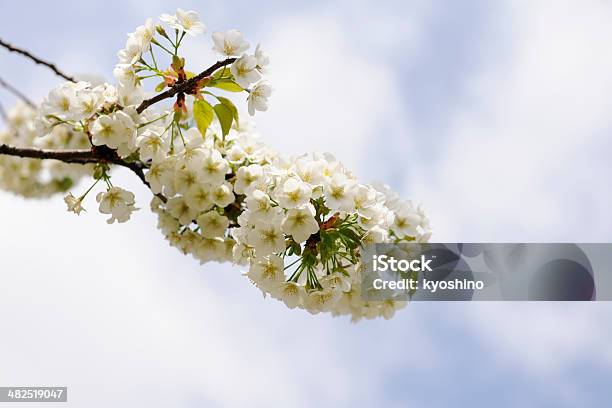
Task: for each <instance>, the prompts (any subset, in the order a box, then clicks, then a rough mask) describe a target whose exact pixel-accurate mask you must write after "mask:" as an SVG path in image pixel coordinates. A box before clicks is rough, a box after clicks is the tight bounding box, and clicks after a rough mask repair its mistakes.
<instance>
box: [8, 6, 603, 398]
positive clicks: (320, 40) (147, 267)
mask: <svg viewBox="0 0 612 408" xmlns="http://www.w3.org/2000/svg"><path fill="white" fill-rule="evenodd" d="M176 7H182V8H185V9H194V10H197V11H198V12H199V13H200V15H201V17H202V20H203V21H204V23H205V24H206V25H207V26H208V28H209V31H213V30H217V29H221V30H224V29H229V28H239V29H240V30H242V31H243V32H244V33H245V35H246V37H247V39H248V40H250V41H251V42H252V43H253V44H254V43H257V42H261V43H262V46H263V47H264V48H265V49H267V50H268V52H269V54H270V56H271V58H272V74H271V80H272V82H273V85H274V87H275V93H274V98H273V99H272V101H271V107H270V110H269V112H266V113H265V114H262V115H258V116H257V117H256V121H257V125H258V128H259V129H260V130H261V133H262V135H263V136H264V138H265V140H266V141H267V142H268V143H270V144H271V145H273V146H275V147H277V148H278V149H279V150H281V151H283V152H295V153H298V152H299V153H301V152H306V151H309V150H329V151H331V152H333V153H334V154H336V155H337V156H338V157H339V158H341V159H342V160H343V161H344V162H345V163H346V164H347V165H348V166H349V167H351V168H353V169H354V170H355V172H356V174H357V175H359V176H360V177H361V178H363V179H364V180H366V181H367V180H371V179H382V180H384V181H386V182H387V183H389V184H390V185H392V186H393V187H394V188H396V189H397V190H400V191H401V192H402V193H403V194H404V195H405V196H406V197H410V198H412V199H414V200H415V201H418V202H423V203H424V204H425V207H426V209H427V210H428V212H429V213H430V217H431V221H432V225H433V227H434V230H435V235H434V239H435V240H436V241H441V242H444V241H464V242H470V241H471V242H481V241H499V242H504V241H516V242H532V241H536V242H537V241H542V242H556V241H561V242H563V241H569V242H572V241H576V242H581V241H582V242H585V241H586V242H606V241H609V240H610V231H611V227H612V216H611V215H610V212H609V208H610V207H611V205H612V196H611V195H610V192H609V191H608V189H607V188H606V186H607V185H609V176H608V175H609V174H610V170H612V169H611V168H610V167H611V166H612V164H610V161H609V159H608V157H607V156H608V155H607V154H606V152H607V151H609V150H610V148H611V147H612V146H610V144H611V143H610V138H609V134H610V129H611V128H612V114H611V113H612V98H610V96H609V95H611V94H612V75H610V72H612V47H610V41H611V40H612V27H610V24H609V21H610V18H612V6H610V5H608V4H605V3H603V2H597V1H584V2H579V3H578V2H559V1H555V2H552V1H523V2H502V1H499V2H494V3H493V2H486V1H471V0H469V1H465V2H460V3H459V2H453V1H446V2H444V1H435V2H426V1H408V2H384V3H378V4H376V6H374V5H373V3H367V2H348V1H346V2H334V3H325V2H316V1H315V2H299V3H298V2H295V3H287V2H247V1H241V2H221V1H219V2H202V1H199V2H195V1H185V2H163V1H157V2H155V1H147V2H142V3H139V2H129V1H128V2H126V1H122V2H112V1H106V2H103V3H99V2H79V3H74V2H62V1H56V2H52V3H51V2H43V3H33V2H28V1H22V2H11V3H6V2H4V3H2V4H1V5H0V12H1V14H2V15H3V24H2V25H1V26H0V37H1V38H3V39H6V40H8V41H10V42H13V43H15V44H19V45H21V46H24V47H26V48H28V49H30V50H32V51H33V52H35V53H37V54H39V55H41V56H44V57H46V58H48V59H50V60H53V61H54V62H56V63H58V64H59V65H60V66H61V67H62V68H64V69H65V70H66V71H69V72H74V73H94V74H100V75H103V76H105V77H106V78H108V79H109V80H111V72H112V67H113V65H114V63H115V61H116V57H115V53H116V51H117V50H118V49H120V48H121V47H122V46H123V44H124V41H125V33H127V32H129V31H132V30H133V29H134V28H135V27H136V26H137V25H139V24H142V22H143V21H144V20H145V19H146V17H149V16H150V17H155V16H157V15H159V14H160V13H163V12H170V11H173V10H174V9H175V8H176ZM24 16H27V18H24ZM188 47H189V48H188V53H187V54H186V56H187V57H188V63H190V61H192V63H193V64H194V66H202V67H203V66H207V65H208V64H210V61H212V58H213V56H212V52H211V51H210V47H211V43H210V40H209V38H208V37H198V38H197V39H196V40H193V41H192V42H191V43H190V44H189V46H188ZM0 68H1V69H0V75H2V77H3V78H5V79H7V80H9V81H12V82H14V83H19V84H20V87H21V89H23V90H24V91H26V92H27V93H28V94H29V95H31V96H32V97H33V98H35V99H40V98H42V97H43V96H44V95H45V94H46V92H47V90H48V89H49V88H50V87H52V86H54V85H56V84H57V83H58V82H57V80H56V78H55V77H53V76H52V75H51V74H49V73H48V72H46V71H45V70H44V69H42V68H40V67H35V66H32V65H30V64H29V63H28V62H27V61H24V60H23V59H21V58H19V57H18V56H15V55H12V54H8V53H6V52H4V51H2V50H0ZM0 101H2V103H3V104H4V105H5V106H7V105H10V103H11V102H12V99H11V97H10V96H9V95H7V94H6V93H0ZM117 178H118V180H120V181H121V185H124V186H127V187H129V188H131V189H133V190H134V191H136V192H137V200H138V201H139V205H140V206H141V207H142V208H143V210H141V211H139V213H137V214H136V216H135V219H134V221H133V222H130V223H128V224H125V225H113V226H108V225H106V224H105V222H104V217H102V216H101V215H99V214H96V211H94V203H93V202H92V203H90V204H89V206H90V207H91V210H90V211H89V212H88V213H86V214H84V215H81V216H80V217H74V216H71V215H70V214H67V213H66V211H65V209H64V204H63V203H62V202H61V199H60V198H57V199H52V200H50V201H45V202H41V201H24V200H20V199H17V198H14V197H12V196H10V195H8V194H6V193H0V208H2V209H3V211H2V212H1V214H0V221H2V229H0V236H1V239H2V243H3V251H2V252H3V254H2V255H3V256H2V260H1V261H0V269H1V270H2V273H1V275H0V276H2V279H3V280H4V281H5V284H3V285H0V319H1V320H2V321H3V322H5V323H4V324H6V325H7V326H5V327H11V330H4V331H3V336H1V337H2V338H1V339H0V346H1V347H0V359H1V360H2V361H3V364H2V369H0V383H1V384H3V385H11V384H15V385H25V384H40V385H46V384H56V385H68V387H69V390H70V391H69V395H70V399H71V401H72V402H73V405H74V406H90V407H97V406H100V407H102V406H109V405H112V406H140V405H142V406H148V407H155V406H168V405H175V406H176V405H178V406H194V407H195V406H202V405H203V404H206V405H207V406H243V405H245V404H247V403H248V404H249V405H253V406H264V405H266V406H268V405H280V404H282V405H284V406H312V405H314V404H318V405H320V406H331V405H335V406H372V405H385V406H390V407H393V406H398V407H399V406H402V407H404V406H423V405H427V406H434V407H436V406H440V407H443V406H448V405H451V404H452V405H457V404H459V405H462V406H463V405H468V404H469V405H472V406H476V407H479V406H482V407H489V406H492V405H493V406H500V407H506V406H507V407H511V406H517V405H520V406H526V407H529V406H538V407H542V406H551V407H552V406H554V407H563V406H568V407H569V406H577V405H578V406H602V405H604V404H605V403H607V402H608V401H609V400H610V397H611V396H612V394H611V392H610V390H609V387H607V384H606V379H609V378H610V375H611V374H612V346H611V344H612V329H610V327H609V323H608V322H609V316H610V312H611V310H610V306H609V305H607V304H605V303H599V304H593V305H591V304H577V305H569V304H529V303H508V304H489V303H480V304H433V303H431V304H413V305H410V306H409V307H408V308H407V309H405V310H403V311H401V312H400V313H398V314H397V315H396V317H395V318H394V319H393V320H391V321H374V322H362V323H359V324H357V325H353V324H351V323H349V322H348V321H347V320H346V319H333V318H329V317H326V316H310V315H308V314H306V313H302V312H298V311H291V310H287V309H286V308H284V307H283V306H282V305H280V304H279V303H277V302H275V301H273V300H269V299H267V300H266V299H262V298H261V295H260V293H259V292H258V291H257V290H255V289H254V288H253V287H251V285H250V284H249V283H248V281H247V280H246V279H245V278H244V277H242V276H240V271H239V270H238V269H236V268H233V267H231V266H227V265H222V266H219V265H216V264H214V265H204V266H200V265H199V264H197V263H196V262H195V261H193V260H192V259H190V258H187V257H184V256H183V255H181V254H180V253H178V252H177V251H176V250H174V249H173V248H169V247H167V245H166V243H165V242H164V241H163V240H162V239H161V236H160V235H159V234H158V233H157V231H155V219H154V217H153V216H152V215H151V214H149V213H148V211H147V210H146V207H147V202H148V199H149V193H148V192H147V191H145V190H144V189H143V188H142V187H141V186H140V185H139V184H138V183H137V180H134V179H133V178H132V177H131V175H130V174H127V173H126V174H124V173H119V174H118V175H117ZM116 184H117V183H116ZM86 208H87V207H86ZM32 254H36V256H32ZM99 385H102V386H104V389H105V390H106V392H105V395H103V396H100V397H99V398H96V399H94V398H93V397H92V395H93V393H94V390H95V389H96V387H97V386H99Z"/></svg>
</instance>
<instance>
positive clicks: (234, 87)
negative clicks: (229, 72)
mask: <svg viewBox="0 0 612 408" xmlns="http://www.w3.org/2000/svg"><path fill="white" fill-rule="evenodd" d="M209 86H210V87H213V88H219V89H223V90H224V91H228V92H242V91H244V89H242V87H241V86H240V85H238V84H237V83H236V82H234V81H233V80H231V79H221V80H216V81H214V82H211V83H210V85H209Z"/></svg>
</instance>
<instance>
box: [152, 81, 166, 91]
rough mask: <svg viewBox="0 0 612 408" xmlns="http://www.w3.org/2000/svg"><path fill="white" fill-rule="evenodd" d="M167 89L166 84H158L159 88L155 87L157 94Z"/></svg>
mask: <svg viewBox="0 0 612 408" xmlns="http://www.w3.org/2000/svg"><path fill="white" fill-rule="evenodd" d="M165 87H166V83H165V82H160V83H159V84H157V86H156V87H155V92H161V91H163V90H164V88H165Z"/></svg>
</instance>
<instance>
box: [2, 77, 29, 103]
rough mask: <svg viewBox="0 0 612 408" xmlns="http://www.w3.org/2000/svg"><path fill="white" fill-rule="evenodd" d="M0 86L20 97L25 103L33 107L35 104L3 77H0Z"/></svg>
mask: <svg viewBox="0 0 612 408" xmlns="http://www.w3.org/2000/svg"><path fill="white" fill-rule="evenodd" d="M0 86H2V87H4V88H6V90H7V91H9V92H10V93H12V94H13V95H15V96H16V97H18V98H19V99H21V100H22V101H23V102H25V104H26V105H28V106H30V107H32V108H35V107H36V105H34V102H32V101H31V100H30V98H28V97H27V96H25V95H24V94H23V93H22V92H20V91H19V90H18V89H17V88H15V87H14V86H12V85H11V84H9V83H8V82H6V81H5V80H4V79H2V78H0Z"/></svg>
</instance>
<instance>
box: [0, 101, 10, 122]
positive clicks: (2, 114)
mask: <svg viewBox="0 0 612 408" xmlns="http://www.w3.org/2000/svg"><path fill="white" fill-rule="evenodd" d="M0 117H2V120H4V121H5V122H6V123H8V121H9V119H8V115H7V114H6V111H5V110H4V106H2V104H1V103H0Z"/></svg>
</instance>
